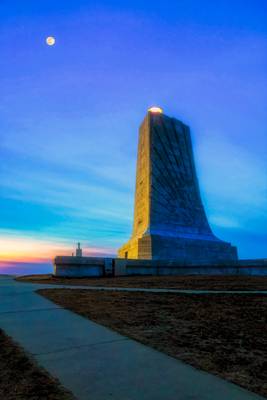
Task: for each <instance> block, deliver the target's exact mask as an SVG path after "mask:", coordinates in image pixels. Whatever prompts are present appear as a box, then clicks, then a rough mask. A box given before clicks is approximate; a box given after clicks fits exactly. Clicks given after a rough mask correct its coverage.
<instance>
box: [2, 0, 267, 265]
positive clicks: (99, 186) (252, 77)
mask: <svg viewBox="0 0 267 400" xmlns="http://www.w3.org/2000/svg"><path fill="white" fill-rule="evenodd" d="M49 35H53V36H55V38H56V45H55V46H53V47H49V46H47V45H46V43H45V39H46V37H47V36H49ZM0 49H1V53H0V54H1V56H0V140H1V142H0V146H1V147H0V157H1V167H0V183H1V187H0V190H1V193H0V194H1V200H0V221H1V225H0V259H1V260H2V262H6V263H7V262H8V261H18V260H20V261H25V260H26V261H38V260H39V261H40V260H41V261H43V260H45V259H49V258H51V257H52V256H53V255H55V254H57V253H61V254H62V253H65V254H70V253H71V251H72V247H73V246H74V244H75V242H76V241H78V240H79V241H81V243H82V245H83V247H85V248H86V253H87V254H98V253H99V254H114V253H115V252H116V249H117V248H118V247H119V246H120V245H121V244H122V243H124V242H125V241H126V240H127V239H128V238H129V236H130V232H131V226H132V219H133V194H134V184H135V162H136V151H137V139H138V136H137V135H138V128H139V125H140V123H141V121H142V119H143V118H144V115H145V113H146V110H147V108H148V107H149V106H151V105H159V106H161V107H163V109H164V112H165V113H166V114H167V115H170V116H173V117H176V118H178V119H181V120H182V121H183V122H185V123H186V124H188V125H190V127H191V131H192V140H193V146H194V153H195V160H196V165H197V171H198V177H199V180H200V187H201V194H202V199H203V202H204V205H205V208H206V211H207V215H208V218H209V221H210V223H211V226H212V229H213V231H214V233H215V234H216V235H218V236H219V237H220V238H221V239H225V240H227V241H231V242H232V243H233V244H235V245H237V246H238V250H239V255H240V257H241V258H254V257H266V255H267V158H266V153H267V2H266V0H253V1H250V0H246V1H244V0H242V1H241V0H236V1H232V0H231V1H220V0H219V1H216V2H215V1H212V0H210V1H209V0H202V1H195V0H181V1H177V0H175V1H172V0H169V1H167V2H166V1H153V2H149V1H138V0H137V1H134V2H132V1H102V2H91V1H88V0H86V1H85V0H75V1H74V0H73V1H66V0H64V1H63V0H62V1H60V0H57V1H55V0H54V1H51V0H45V1H43V0H38V1H36V0H27V1H22V0H19V1H18V0H13V1H10V0H2V1H1V5H0ZM7 265H8V263H7Z"/></svg>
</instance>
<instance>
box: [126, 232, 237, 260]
mask: <svg viewBox="0 0 267 400" xmlns="http://www.w3.org/2000/svg"><path fill="white" fill-rule="evenodd" d="M118 257H119V258H129V259H143V260H179V261H180V262H182V263H185V264H195V263H197V264H202V265H207V264H212V263H218V262H220V261H221V262H225V261H237V259H238V257H237V248H236V247H234V246H232V245H231V244H230V243H227V242H223V241H222V240H218V239H216V238H215V237H213V236H212V237H211V238H210V239H209V238H207V239H206V238H199V239H198V238H190V237H171V236H170V237H169V236H161V235H145V236H143V237H141V238H133V239H131V240H129V242H127V243H126V244H125V245H124V246H122V247H121V248H120V249H119V251H118Z"/></svg>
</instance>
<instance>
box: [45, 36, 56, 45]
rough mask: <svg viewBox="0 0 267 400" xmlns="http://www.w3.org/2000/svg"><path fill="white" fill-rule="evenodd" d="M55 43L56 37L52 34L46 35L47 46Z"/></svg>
mask: <svg viewBox="0 0 267 400" xmlns="http://www.w3.org/2000/svg"><path fill="white" fill-rule="evenodd" d="M55 43H56V39H55V38H54V37H53V36H48V37H47V38H46V44H47V45H48V46H54V44H55Z"/></svg>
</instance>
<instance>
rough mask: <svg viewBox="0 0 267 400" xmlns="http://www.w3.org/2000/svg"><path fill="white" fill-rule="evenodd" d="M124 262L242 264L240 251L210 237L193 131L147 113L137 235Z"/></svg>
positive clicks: (122, 252)
mask: <svg viewBox="0 0 267 400" xmlns="http://www.w3.org/2000/svg"><path fill="white" fill-rule="evenodd" d="M118 257H119V258H129V259H144V260H166V261H167V260H177V261H179V262H182V263H185V264H191V263H197V264H211V263H220V262H224V261H225V262H229V261H236V260H237V249H236V247H233V246H231V244H230V243H227V242H224V241H221V240H219V239H218V238H217V237H216V236H215V235H214V234H213V233H212V231H211V228H210V226H209V223H208V220H207V217H206V214H205V210H204V207H203V204H202V201H201V197H200V191H199V185H198V180H197V175H196V170H195V163H194V157H193V150H192V143H191V137H190V129H189V127H188V126H186V125H185V124H183V123H182V122H181V121H178V120H177V119H175V118H170V117H168V116H166V115H165V114H163V110H162V109H161V108H160V107H156V106H153V107H151V108H149V109H148V112H147V115H146V116H145V119H144V121H143V123H142V125H141V127H140V131H139V144H138V156H137V171H136V185H135V206H134V222H133V232H132V236H131V238H130V240H129V241H128V242H127V243H126V244H125V245H124V246H122V247H121V248H120V249H119V251H118Z"/></svg>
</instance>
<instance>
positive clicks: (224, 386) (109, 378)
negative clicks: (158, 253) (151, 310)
mask: <svg viewBox="0 0 267 400" xmlns="http://www.w3.org/2000/svg"><path fill="white" fill-rule="evenodd" d="M45 287H51V285H35V284H28V283H22V282H16V281H15V280H14V279H13V278H12V277H8V276H5V277H3V276H0V327H1V328H2V329H4V330H5V331H6V333H7V334H9V335H10V336H11V337H12V338H13V339H14V340H15V341H16V342H18V343H19V344H20V345H21V346H23V347H24V348H25V350H26V351H27V352H29V353H31V354H32V355H34V357H35V358H36V359H37V361H38V363H39V364H40V365H41V366H43V367H44V368H46V369H47V371H48V372H50V374H52V375H54V376H56V377H57V378H59V380H60V381H61V383H62V384H63V385H64V386H65V387H66V388H68V389H69V390H71V391H72V392H73V394H74V395H75V396H76V397H77V399H79V400H107V399H109V398H113V399H115V400H194V399H195V400H215V399H216V400H241V399H242V400H253V399H254V400H256V399H262V397H260V396H257V395H254V394H252V393H250V392H248V391H246V390H243V389H241V388H240V387H238V386H236V385H234V384H231V383H229V382H226V381H224V380H222V379H220V378H218V377H216V376H213V375H211V374H208V373H205V372H202V371H199V370H196V369H194V368H192V367H190V366H189V365H187V364H184V363H183V362H181V361H178V360H176V359H174V358H171V357H169V356H167V355H165V354H163V353H160V352H158V351H156V350H153V349H151V348H149V347H147V346H144V345H142V344H140V343H137V342H135V341H134V340H131V339H128V338H126V337H124V336H121V335H119V334H117V333H115V332H113V331H111V330H109V329H107V328H105V327H103V326H101V325H98V324H96V323H94V322H91V321H90V320H88V319H85V318H83V317H80V316H79V315H76V314H74V313H72V312H70V311H68V310H64V309H62V308H61V307H59V306H57V305H55V304H54V303H52V302H50V301H49V300H47V299H45V298H43V297H42V296H39V295H38V294H36V293H35V292H34V291H35V290H36V289H40V288H45ZM52 287H53V288H55V286H52ZM94 289H95V288H94Z"/></svg>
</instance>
